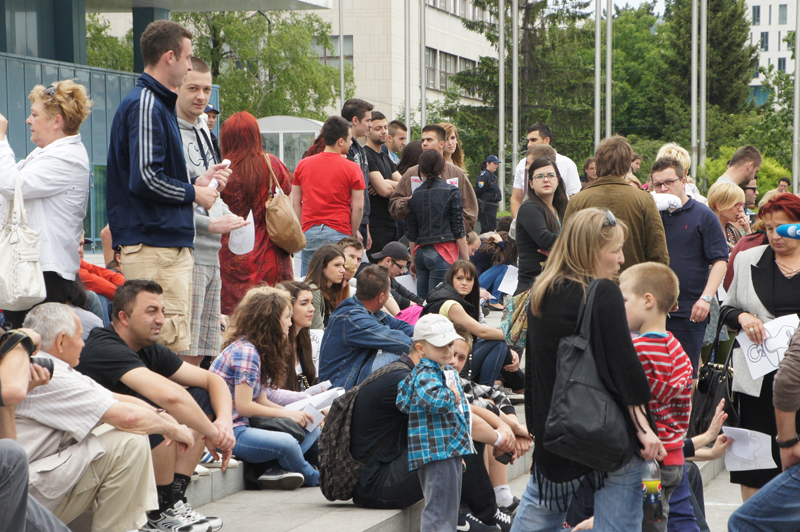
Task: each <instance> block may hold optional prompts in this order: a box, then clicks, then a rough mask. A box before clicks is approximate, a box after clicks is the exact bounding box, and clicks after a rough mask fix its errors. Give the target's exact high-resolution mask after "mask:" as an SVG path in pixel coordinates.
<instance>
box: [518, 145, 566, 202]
mask: <svg viewBox="0 0 800 532" xmlns="http://www.w3.org/2000/svg"><path fill="white" fill-rule="evenodd" d="M525 160H526V158H524V157H523V158H522V160H521V161H520V162H519V164H517V169H516V171H515V172H514V185H513V187H514V188H516V189H519V190H522V192H523V194H524V193H526V192H527V191H528V180H527V179H525ZM556 166H558V171H559V173H560V174H561V179H563V180H564V185H565V186H566V188H567V190H566V192H567V197H569V196H572V195H573V194H577V193H578V192H580V191H581V178H580V175H578V166H577V165H576V164H575V163H574V162H573V161H572V159H570V158H569V157H565V156H564V155H561V154H560V153H558V152H556Z"/></svg>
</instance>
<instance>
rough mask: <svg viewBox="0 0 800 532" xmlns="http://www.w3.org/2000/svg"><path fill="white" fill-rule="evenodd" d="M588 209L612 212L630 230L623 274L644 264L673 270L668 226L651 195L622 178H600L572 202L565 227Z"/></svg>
mask: <svg viewBox="0 0 800 532" xmlns="http://www.w3.org/2000/svg"><path fill="white" fill-rule="evenodd" d="M588 207H597V208H599V209H609V210H610V211H611V212H612V213H614V216H615V217H616V218H617V219H619V220H622V221H624V222H625V224H626V225H627V226H628V239H627V240H626V241H625V244H624V245H623V246H622V252H623V253H624V254H625V263H624V264H623V265H622V266H621V267H620V272H621V271H623V270H625V269H627V268H630V267H631V266H633V265H635V264H639V263H640V262H649V261H652V262H660V263H662V264H666V265H667V266H669V252H668V251H667V239H666V237H665V236H664V224H663V223H662V222H661V216H660V215H659V214H658V208H656V202H655V201H653V198H652V197H651V196H650V194H648V193H647V192H645V191H644V190H636V189H635V188H633V187H632V186H630V184H628V183H627V182H626V181H623V180H622V179H620V178H619V177H612V176H606V177H600V178H598V179H597V181H595V182H594V183H592V184H591V185H589V186H587V187H586V188H585V189H583V190H582V191H580V192H578V193H577V194H575V195H574V196H572V197H571V198H570V199H569V204H568V205H567V212H566V214H565V215H564V223H566V221H567V220H568V219H569V217H570V216H572V215H573V214H574V213H576V212H578V211H579V210H581V209H586V208H588Z"/></svg>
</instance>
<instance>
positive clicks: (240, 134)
mask: <svg viewBox="0 0 800 532" xmlns="http://www.w3.org/2000/svg"><path fill="white" fill-rule="evenodd" d="M219 141H220V145H221V148H222V153H223V155H224V157H225V158H226V159H230V161H231V170H232V171H233V174H232V175H231V178H232V179H237V180H241V184H242V191H243V192H244V201H245V202H246V203H247V204H248V205H256V204H259V203H261V204H263V203H264V202H265V201H266V196H268V193H269V187H266V186H264V185H263V184H262V182H261V180H262V178H263V177H262V176H266V175H269V176H271V178H272V179H275V181H277V179H276V177H275V173H274V172H273V171H272V168H271V167H270V166H269V165H268V164H267V157H266V156H265V153H264V151H263V149H262V148H261V131H260V130H259V129H258V122H256V118H255V117H254V116H253V115H251V114H250V113H248V112H247V111H240V112H238V113H236V114H234V115H233V116H231V117H230V118H228V119H227V120H226V121H225V123H224V124H223V125H222V130H221V131H220V134H219ZM277 184H278V186H280V183H277ZM262 191H263V192H264V193H265V197H264V198H261V197H260V196H261V193H262Z"/></svg>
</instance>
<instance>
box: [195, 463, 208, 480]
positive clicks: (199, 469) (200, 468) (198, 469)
mask: <svg viewBox="0 0 800 532" xmlns="http://www.w3.org/2000/svg"><path fill="white" fill-rule="evenodd" d="M194 472H195V473H197V474H198V475H199V476H201V477H207V476H208V475H210V474H211V471H209V470H208V469H206V468H205V467H203V466H201V465H199V464H198V465H197V466H195V468H194ZM192 476H194V475H192Z"/></svg>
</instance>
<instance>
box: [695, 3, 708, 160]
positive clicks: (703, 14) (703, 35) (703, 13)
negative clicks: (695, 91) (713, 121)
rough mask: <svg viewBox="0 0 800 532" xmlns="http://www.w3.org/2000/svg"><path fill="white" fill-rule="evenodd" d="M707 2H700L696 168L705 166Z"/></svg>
mask: <svg viewBox="0 0 800 532" xmlns="http://www.w3.org/2000/svg"><path fill="white" fill-rule="evenodd" d="M707 70H708V0H700V156H699V158H698V163H697V166H698V167H700V166H705V164H706V119H707V118H708V117H707V116H706V100H707V99H708V87H707V84H706V79H707V75H708V72H707Z"/></svg>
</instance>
